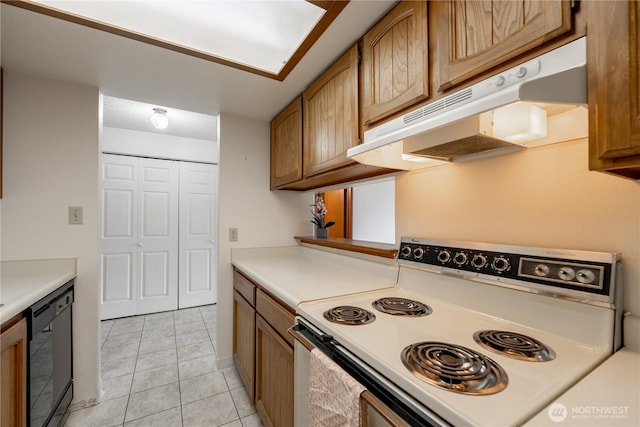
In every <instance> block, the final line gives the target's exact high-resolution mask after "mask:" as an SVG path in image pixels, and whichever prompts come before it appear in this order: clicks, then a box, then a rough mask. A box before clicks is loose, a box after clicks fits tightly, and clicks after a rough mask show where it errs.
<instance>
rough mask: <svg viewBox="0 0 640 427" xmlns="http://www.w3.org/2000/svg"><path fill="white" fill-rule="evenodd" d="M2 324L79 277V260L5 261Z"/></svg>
mask: <svg viewBox="0 0 640 427" xmlns="http://www.w3.org/2000/svg"><path fill="white" fill-rule="evenodd" d="M0 269H1V271H0V303H2V304H4V306H2V307H0V323H3V322H5V321H7V320H9V319H11V318H12V317H13V316H15V315H16V314H18V313H20V312H21V311H23V310H24V309H26V308H28V307H30V306H31V305H32V304H34V303H36V302H38V301H39V300H40V299H42V298H43V297H45V296H47V295H48V294H50V293H51V292H53V291H55V290H56V289H57V288H59V287H60V286H62V285H64V284H65V283H67V282H68V281H69V280H71V279H73V278H75V277H76V260H75V258H65V259H49V260H25V261H2V263H0Z"/></svg>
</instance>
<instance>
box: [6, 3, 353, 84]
mask: <svg viewBox="0 0 640 427" xmlns="http://www.w3.org/2000/svg"><path fill="white" fill-rule="evenodd" d="M348 3H349V2H348V1H344V0H327V1H305V0H287V1H211V0H207V1H202V0H196V1H186V0H164V1H157V0H156V1H149V0H120V1H118V2H113V1H77V0H76V1H69V0H66V1H65V0H33V1H25V0H16V1H11V2H8V4H10V5H11V6H16V7H20V8H23V9H27V10H30V11H33V12H37V13H42V14H44V15H48V16H52V17H55V18H58V19H62V20H65V21H68V22H73V23H75V24H80V25H84V26H87V27H90V28H94V29H97V30H101V31H106V32H109V33H112V34H116V35H119V36H123V37H127V38H130V39H133V40H137V41H141V42H144V43H149V44H152V45H155V46H159V47H162V48H165V49H170V50H173V51H175V52H179V53H183V54H186V55H190V56H194V57H197V58H200V59H204V60H207V61H212V62H216V63H219V64H222V65H226V66H229V67H233V68H236V69H240V70H243V71H247V72H250V73H254V74H258V75H261V76H264V77H269V78H272V79H276V80H280V81H282V80H284V79H285V77H287V75H288V74H289V73H290V72H291V70H293V67H295V65H296V64H297V63H298V62H299V61H300V59H302V57H303V56H304V55H305V53H307V52H308V51H309V49H310V48H311V46H313V44H314V43H315V42H316V40H318V38H319V37H320V36H321V35H322V33H323V32H324V31H325V30H326V29H327V28H328V27H329V25H330V24H331V23H332V22H333V21H334V20H335V18H336V17H337V16H338V15H339V14H340V12H342V10H343V9H344V8H345V7H346V6H347V4H348Z"/></svg>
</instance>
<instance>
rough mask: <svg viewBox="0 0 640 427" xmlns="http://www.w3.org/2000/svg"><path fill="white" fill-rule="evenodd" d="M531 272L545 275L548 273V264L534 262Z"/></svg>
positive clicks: (541, 275)
mask: <svg viewBox="0 0 640 427" xmlns="http://www.w3.org/2000/svg"><path fill="white" fill-rule="evenodd" d="M533 273H534V274H535V275H536V276H539V277H546V276H548V275H549V266H548V265H546V264H536V266H535V267H534V269H533Z"/></svg>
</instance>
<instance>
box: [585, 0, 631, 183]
mask: <svg viewBox="0 0 640 427" xmlns="http://www.w3.org/2000/svg"><path fill="white" fill-rule="evenodd" d="M587 7H588V8H589V9H588V17H589V37H588V38H587V61H588V64H589V67H588V79H589V80H588V84H589V168H590V169H592V170H603V171H608V172H612V173H616V174H619V175H622V176H626V177H629V178H633V179H640V52H639V51H638V48H639V47H640V6H639V5H638V3H637V2H634V1H632V2H588V4H587ZM612 46H615V48H612ZM611 70H615V72H613V73H612V72H611Z"/></svg>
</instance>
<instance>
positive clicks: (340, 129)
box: [303, 45, 359, 177]
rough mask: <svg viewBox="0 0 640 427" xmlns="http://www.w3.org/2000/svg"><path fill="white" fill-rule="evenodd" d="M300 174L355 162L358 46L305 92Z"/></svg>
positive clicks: (317, 171)
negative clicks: (352, 153)
mask: <svg viewBox="0 0 640 427" xmlns="http://www.w3.org/2000/svg"><path fill="white" fill-rule="evenodd" d="M303 99H304V109H303V112H304V119H303V123H304V144H303V145H304V150H303V153H304V162H303V170H304V172H303V175H304V176H305V177H307V176H313V175H316V174H319V173H322V172H325V171H328V170H331V169H335V168H338V167H341V166H346V165H349V164H352V163H354V162H353V160H350V159H349V158H347V150H348V149H349V148H351V147H353V146H355V145H357V144H358V142H359V138H358V133H359V126H358V47H357V45H356V46H353V47H352V48H351V49H350V50H349V51H348V52H347V53H346V54H344V55H343V56H342V57H341V58H340V59H338V61H336V62H335V63H334V64H333V65H332V66H331V67H330V68H329V69H328V70H327V71H326V72H325V73H324V74H323V75H322V76H320V78H318V79H317V80H316V81H315V82H314V83H312V84H311V86H309V88H308V89H307V90H306V91H304V94H303Z"/></svg>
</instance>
